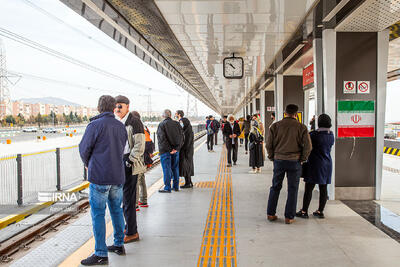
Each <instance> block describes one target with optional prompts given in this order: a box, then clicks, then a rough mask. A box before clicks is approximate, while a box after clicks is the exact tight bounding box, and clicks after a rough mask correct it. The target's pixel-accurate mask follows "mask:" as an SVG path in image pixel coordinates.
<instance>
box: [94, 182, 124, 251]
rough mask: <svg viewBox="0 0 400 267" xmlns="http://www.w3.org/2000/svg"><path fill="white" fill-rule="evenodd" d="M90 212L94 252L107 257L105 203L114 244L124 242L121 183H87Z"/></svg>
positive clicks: (117, 244)
mask: <svg viewBox="0 0 400 267" xmlns="http://www.w3.org/2000/svg"><path fill="white" fill-rule="evenodd" d="M89 204H90V208H91V209H90V214H91V215H92V225H93V234H94V240H95V242H96V243H95V248H94V254H96V256H99V257H107V253H108V251H107V245H106V221H105V218H104V217H105V213H106V204H108V209H109V210H110V215H111V220H112V224H113V227H114V246H119V247H120V246H122V245H123V244H124V226H125V222H124V216H123V213H122V208H121V204H122V185H97V184H92V183H91V184H90V185H89Z"/></svg>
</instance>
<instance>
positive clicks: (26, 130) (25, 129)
mask: <svg viewBox="0 0 400 267" xmlns="http://www.w3.org/2000/svg"><path fill="white" fill-rule="evenodd" d="M22 131H23V132H24V133H36V132H37V131H38V129H37V128H36V127H27V128H24V129H22Z"/></svg>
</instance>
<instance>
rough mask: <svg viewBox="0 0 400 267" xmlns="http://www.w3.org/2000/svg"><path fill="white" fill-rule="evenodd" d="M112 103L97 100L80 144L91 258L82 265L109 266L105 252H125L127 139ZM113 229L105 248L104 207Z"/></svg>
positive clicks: (103, 97) (102, 98)
mask: <svg viewBox="0 0 400 267" xmlns="http://www.w3.org/2000/svg"><path fill="white" fill-rule="evenodd" d="M114 108H115V99H114V97H112V96H109V95H105V96H102V97H100V99H99V104H98V111H99V112H100V114H99V115H97V116H96V117H94V118H92V119H91V120H90V123H89V124H88V126H87V128H86V130H85V134H84V135H83V137H82V140H81V142H80V144H79V153H80V156H81V159H82V161H83V163H84V165H85V167H86V168H87V170H88V180H89V182H90V185H89V203H90V206H91V212H90V214H91V217H92V224H93V234H94V240H95V251H94V254H93V255H91V256H90V257H88V258H87V259H84V260H82V262H81V264H82V265H97V264H108V251H117V250H118V251H120V252H121V253H125V248H124V216H123V213H122V208H121V203H122V186H123V184H124V183H125V173H124V162H123V152H124V147H125V145H126V141H127V139H128V137H127V133H126V130H125V127H124V126H123V125H122V124H121V123H120V122H119V121H118V120H116V119H115V117H114V114H113V110H114ZM107 205H108V208H109V210H110V214H111V220H112V222H113V226H114V245H112V246H110V247H107V245H106V236H105V234H106V222H105V217H104V216H105V212H106V206H107Z"/></svg>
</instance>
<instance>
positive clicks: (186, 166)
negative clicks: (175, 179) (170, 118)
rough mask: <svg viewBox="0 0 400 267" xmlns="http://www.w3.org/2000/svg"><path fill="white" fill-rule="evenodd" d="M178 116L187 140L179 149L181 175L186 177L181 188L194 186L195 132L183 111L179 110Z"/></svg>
mask: <svg viewBox="0 0 400 267" xmlns="http://www.w3.org/2000/svg"><path fill="white" fill-rule="evenodd" d="M176 116H177V117H178V119H179V123H180V124H181V126H182V129H183V134H184V136H185V142H184V143H183V146H182V147H181V150H180V151H179V176H181V177H185V185H183V186H181V188H192V187H193V183H192V176H193V175H194V164H193V154H194V134H193V130H192V125H191V124H190V121H189V120H188V119H187V118H184V117H183V116H184V113H183V111H182V110H178V111H177V112H176Z"/></svg>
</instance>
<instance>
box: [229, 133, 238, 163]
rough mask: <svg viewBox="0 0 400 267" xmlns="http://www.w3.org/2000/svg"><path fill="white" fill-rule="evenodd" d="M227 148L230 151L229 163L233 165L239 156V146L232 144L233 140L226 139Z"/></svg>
mask: <svg viewBox="0 0 400 267" xmlns="http://www.w3.org/2000/svg"><path fill="white" fill-rule="evenodd" d="M226 148H227V150H228V163H229V164H232V161H233V162H236V161H237V154H238V144H237V142H235V144H232V139H230V138H226Z"/></svg>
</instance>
